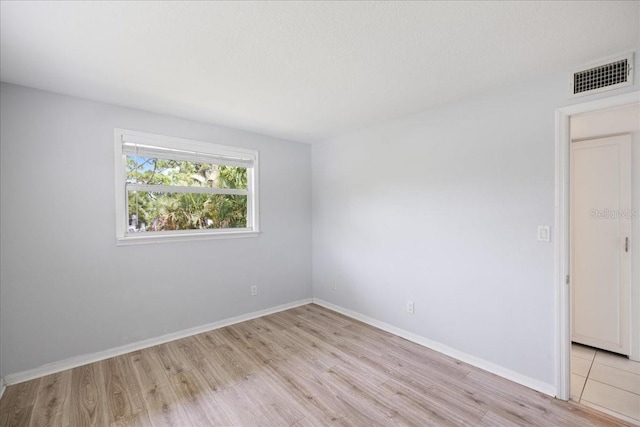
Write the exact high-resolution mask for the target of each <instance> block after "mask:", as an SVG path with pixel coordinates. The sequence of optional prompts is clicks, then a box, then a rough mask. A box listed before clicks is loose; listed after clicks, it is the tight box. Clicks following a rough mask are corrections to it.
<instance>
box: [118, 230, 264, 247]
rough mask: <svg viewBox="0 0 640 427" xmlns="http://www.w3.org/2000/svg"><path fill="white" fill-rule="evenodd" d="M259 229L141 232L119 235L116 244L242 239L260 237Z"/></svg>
mask: <svg viewBox="0 0 640 427" xmlns="http://www.w3.org/2000/svg"><path fill="white" fill-rule="evenodd" d="M259 235H260V232H259V231H252V230H233V231H216V232H214V233H202V232H200V233H170V234H155V233H154V234H146V233H144V234H141V235H136V234H134V235H127V236H124V237H123V236H119V237H118V238H117V241H116V244H117V245H118V246H131V245H147V244H154V243H170V242H189V241H197V240H216V239H241V238H246V237H258V236H259Z"/></svg>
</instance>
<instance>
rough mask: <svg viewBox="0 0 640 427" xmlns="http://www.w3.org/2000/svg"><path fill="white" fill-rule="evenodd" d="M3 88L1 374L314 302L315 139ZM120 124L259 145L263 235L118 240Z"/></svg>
mask: <svg viewBox="0 0 640 427" xmlns="http://www.w3.org/2000/svg"><path fill="white" fill-rule="evenodd" d="M0 94H1V96H0V101H1V109H0V114H1V116H0V120H1V123H2V126H1V134H0V157H1V167H0V171H1V200H0V206H1V212H0V218H1V221H0V226H1V228H0V233H1V235H2V239H1V248H0V253H1V258H0V262H1V277H0V342H1V350H0V356H1V361H0V377H5V376H6V375H10V374H14V373H18V372H22V371H25V370H28V369H32V368H36V367H39V366H41V365H43V364H46V363H51V362H55V361H60V360H64V359H67V358H70V357H74V356H80V355H85V354H89V353H93V352H98V351H103V350H107V349H110V348H114V347H118V346H122V345H125V344H128V343H134V342H137V341H140V340H144V339H148V338H154V337H157V336H160V335H163V334H166V333H170V332H175V331H180V330H183V329H187V328H190V327H196V326H200V325H204V324H207V323H211V322H214V321H217V320H221V319H226V318H229V317H232V316H237V315H241V314H245V313H249V312H253V311H257V310H260V309H264V308H269V307H274V306H277V305H280V304H284V303H289V302H293V301H296V300H300V299H304V298H309V297H311V196H310V189H311V176H310V169H311V165H310V162H311V157H310V155H311V154H310V153H311V149H310V146H309V145H306V144H301V143H297V142H291V141H284V140H280V139H276V138H271V137H267V136H262V135H256V134H252V133H248V132H242V131H238V130H233V129H228V128H223V127H219V126H211V125H206V124H202V123H195V122H191V121H187V120H182V119H178V118H173V117H166V116H160V115H155V114H151V113H147V112H143V111H138V110H132V109H127V108H122V107H117V106H113V105H106V104H101V103H96V102H89V101H85V100H81V99H77V98H72V97H66V96H61V95H57V94H53V93H49V92H42V91H38V90H33V89H28V88H24V87H19V86H14V85H8V84H4V83H3V84H2V85H1V86H0ZM115 127H121V128H126V129H132V130H139V131H145V132H151V133H158V134H164V135H168V136H176V137H181V138H188V139H195V140H201V141H208V142H212V143H219V144H227V145H234V146H238V147H245V148H252V149H257V150H259V151H260V226H261V229H262V234H261V235H260V236H259V237H258V238H245V239H224V240H209V241H198V242H181V243H165V244H151V245H141V246H122V247H117V246H116V238H115V212H114V170H113V162H114V160H113V157H114V155H113V129H114V128H115ZM254 284H256V285H258V286H259V293H258V296H256V297H251V296H250V286H251V285H254Z"/></svg>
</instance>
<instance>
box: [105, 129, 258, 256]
mask: <svg viewBox="0 0 640 427" xmlns="http://www.w3.org/2000/svg"><path fill="white" fill-rule="evenodd" d="M125 143H127V144H140V146H143V147H159V148H162V149H168V150H177V151H179V152H188V153H193V154H194V155H202V156H205V157H219V158H220V157H222V158H228V159H237V160H238V161H239V162H243V163H246V164H248V165H249V166H247V192H246V194H247V227H246V228H233V229H231V228H229V229H207V230H175V231H153V232H140V233H130V232H128V228H129V218H128V217H129V212H128V206H127V203H128V202H127V189H126V157H127V155H126V153H125V151H126V150H123V144H125ZM151 149H153V148H151ZM114 153H115V158H114V160H115V163H114V164H115V197H116V199H115V208H116V212H115V214H116V243H117V245H118V246H121V245H136V244H147V243H160V242H177V241H188V240H207V239H220V238H227V239H228V238H239V237H257V236H258V234H259V233H260V228H259V218H260V216H259V214H258V200H259V197H258V176H259V173H258V170H259V169H258V163H259V162H258V151H257V150H249V149H245V148H237V147H231V146H228V145H219V144H212V143H208V142H202V141H194V140H190V139H183V138H175V137H170V136H164V135H156V134H152V133H147V132H138V131H132V130H127V129H119V128H116V129H114ZM232 162H233V161H232ZM138 186H139V187H140V189H143V188H142V187H145V186H144V185H143V184H139V185H138ZM149 187H153V189H155V190H156V191H157V190H160V191H162V190H164V191H172V190H173V191H175V189H174V188H171V187H170V186H167V187H161V186H149ZM181 189H182V190H186V189H184V188H183V187H181ZM203 190H204V191H203ZM186 191H188V190H186ZM193 191H194V192H198V193H215V194H235V193H237V192H238V191H237V190H226V189H203V188H196V187H194V189H193ZM181 192H185V191H181ZM243 194H244V193H243Z"/></svg>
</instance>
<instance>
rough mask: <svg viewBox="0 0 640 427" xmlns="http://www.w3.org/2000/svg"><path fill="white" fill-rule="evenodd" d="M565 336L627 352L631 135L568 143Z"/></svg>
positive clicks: (627, 353) (611, 349)
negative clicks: (568, 332) (568, 290)
mask: <svg viewBox="0 0 640 427" xmlns="http://www.w3.org/2000/svg"><path fill="white" fill-rule="evenodd" d="M570 167H571V177H570V186H571V188H570V203H571V205H570V214H571V221H570V251H571V257H570V270H571V272H570V283H571V339H572V341H574V342H578V343H581V344H586V345H589V346H592V347H597V348H601V349H604V350H609V351H613V352H616V353H620V354H626V355H629V338H630V337H629V330H630V316H629V309H630V293H631V292H630V277H629V276H630V250H631V248H630V245H631V242H630V241H629V240H628V239H629V237H630V236H631V234H630V233H631V218H632V211H631V135H629V134H626V135H617V136H609V137H603V138H597V139H589V140H584V141H576V142H572V143H571V165H570Z"/></svg>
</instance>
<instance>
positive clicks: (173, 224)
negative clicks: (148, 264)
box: [115, 129, 259, 244]
mask: <svg viewBox="0 0 640 427" xmlns="http://www.w3.org/2000/svg"><path fill="white" fill-rule="evenodd" d="M115 172H116V231H117V241H118V244H135V243H149V242H159V241H175V240H189V239H208V238H216V237H247V236H255V235H257V233H258V231H259V230H258V185H257V184H258V183H257V177H258V152H257V151H255V150H247V149H242V148H235V147H229V146H224V145H214V144H210V143H206V142H199V141H190V140H186V139H180V138H171V137H166V136H161V135H153V134H148V133H142V132H134V131H128V130H124V129H116V130H115Z"/></svg>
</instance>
